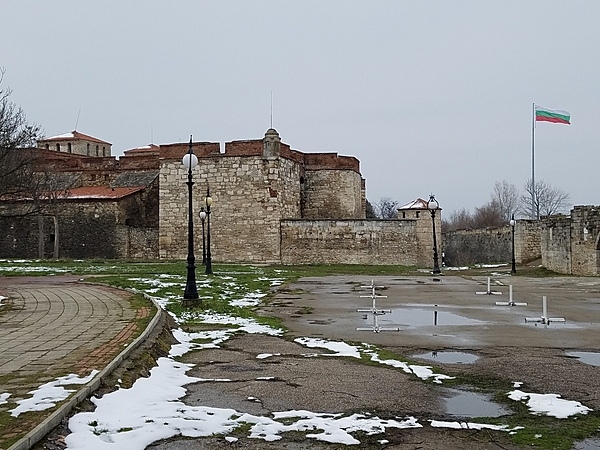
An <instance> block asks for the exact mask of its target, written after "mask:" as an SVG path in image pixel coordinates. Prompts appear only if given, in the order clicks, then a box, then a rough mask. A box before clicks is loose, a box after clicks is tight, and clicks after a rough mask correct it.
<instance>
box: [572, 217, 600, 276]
mask: <svg viewBox="0 0 600 450" xmlns="http://www.w3.org/2000/svg"><path fill="white" fill-rule="evenodd" d="M599 236H600V207H597V206H575V208H573V210H571V273H572V274H573V275H598V273H599V272H598V266H599V264H600V261H599V260H598V253H599V252H598V250H599V249H598V245H599V241H598V239H599Z"/></svg>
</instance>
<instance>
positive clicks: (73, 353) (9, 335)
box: [0, 278, 147, 376]
mask: <svg viewBox="0 0 600 450" xmlns="http://www.w3.org/2000/svg"><path fill="white" fill-rule="evenodd" d="M57 281H59V280H53V281H50V280H48V279H46V283H47V284H45V283H44V280H43V279H39V278H38V279H35V280H33V279H29V280H25V279H18V280H17V279H15V280H7V279H4V280H2V282H1V284H2V286H0V290H1V291H3V292H4V293H5V294H3V295H6V294H8V297H9V299H8V300H4V303H6V304H7V306H8V305H10V306H8V307H7V311H6V312H4V313H2V314H0V376H1V375H6V374H11V373H12V374H15V375H19V376H27V375H33V374H38V375H39V374H47V375H53V374H54V373H55V372H60V373H61V374H62V373H64V371H65V370H70V371H77V372H80V373H89V371H90V370H91V369H93V368H98V369H102V368H103V366H104V365H105V364H106V363H107V362H108V361H109V360H110V359H111V358H112V357H113V356H114V355H115V354H116V353H118V350H120V348H121V347H122V346H123V345H125V344H126V343H127V342H129V341H130V340H131V337H132V335H133V334H134V332H135V329H136V326H135V323H132V321H133V320H134V319H135V318H136V312H135V310H133V309H131V307H130V306H129V303H128V301H127V300H126V297H127V296H128V295H130V294H128V293H126V292H124V291H119V290H117V289H113V288H109V287H105V286H98V285H89V284H80V283H68V282H65V281H64V280H63V281H62V283H58V282H57ZM69 281H72V280H69ZM146 313H147V311H146Z"/></svg>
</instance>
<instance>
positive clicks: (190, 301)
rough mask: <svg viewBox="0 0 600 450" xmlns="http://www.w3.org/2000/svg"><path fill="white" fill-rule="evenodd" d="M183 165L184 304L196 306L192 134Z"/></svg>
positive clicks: (194, 162)
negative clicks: (185, 209)
mask: <svg viewBox="0 0 600 450" xmlns="http://www.w3.org/2000/svg"><path fill="white" fill-rule="evenodd" d="M182 163H183V167H185V168H186V169H187V171H188V180H187V181H186V183H185V184H187V186H188V254H187V266H186V269H187V277H186V282H185V291H184V293H183V306H194V305H196V304H197V303H198V301H199V297H198V289H197V287H196V257H195V256H194V217H193V213H192V186H193V185H194V180H193V179H192V169H193V168H194V167H196V166H197V165H198V157H197V156H196V155H194V150H193V149H192V136H191V135H190V148H189V151H188V152H187V153H186V154H185V155H184V157H183V160H182Z"/></svg>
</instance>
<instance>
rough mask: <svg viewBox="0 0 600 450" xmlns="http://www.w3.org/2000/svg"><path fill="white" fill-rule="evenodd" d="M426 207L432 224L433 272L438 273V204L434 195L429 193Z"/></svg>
mask: <svg viewBox="0 0 600 450" xmlns="http://www.w3.org/2000/svg"><path fill="white" fill-rule="evenodd" d="M427 209H428V210H429V211H430V212H431V222H432V224H433V274H434V275H439V274H440V273H441V271H440V264H439V261H438V251H437V237H436V235H435V212H436V211H437V210H438V209H440V204H439V203H438V201H437V200H436V199H435V195H433V194H431V195H430V196H429V202H428V203H427Z"/></svg>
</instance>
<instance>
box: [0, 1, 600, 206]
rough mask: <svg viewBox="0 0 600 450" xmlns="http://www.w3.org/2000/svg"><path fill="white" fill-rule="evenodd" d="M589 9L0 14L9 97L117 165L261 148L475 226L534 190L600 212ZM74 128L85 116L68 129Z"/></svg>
mask: <svg viewBox="0 0 600 450" xmlns="http://www.w3.org/2000/svg"><path fill="white" fill-rule="evenodd" d="M599 24H600V2H598V1H597V0H588V1H585V0H583V1H577V2H568V1H564V0H560V1H554V0H532V1H522V0H512V1H511V0H508V1H507V0H504V1H502V2H499V1H496V2H492V1H482V0H471V1H460V0H456V1H426V0H423V1H411V2H409V1H401V0H393V1H378V2H366V1H354V0H337V1H331V0H329V1H328V0H318V1H316V0H315V1H312V0H308V1H306V0H305V1H301V2H300V1H296V2H292V1H282V0H279V1H266V0H265V1H252V0H240V1H227V0H223V1H200V0H180V1H177V2H166V1H156V0H143V1H142V0H128V1H124V0H103V1H101V2H83V1H81V0H79V1H62V0H55V1H52V2H49V1H37V2H33V1H23V0H3V1H2V5H1V6H0V67H4V68H5V69H6V74H5V77H4V83H3V85H2V86H3V87H10V88H11V89H12V90H13V94H12V96H11V100H12V101H13V102H14V103H17V104H18V105H20V106H22V107H23V109H24V110H25V112H26V113H27V119H28V120H29V121H31V122H35V123H38V124H40V125H41V126H42V127H43V128H44V130H45V134H46V136H53V135H57V134H62V133H65V132H68V131H71V130H73V129H74V128H75V125H76V123H77V118H78V115H79V122H78V125H77V130H78V131H80V132H82V133H86V134H90V135H92V136H95V137H98V138H101V139H104V140H107V141H109V142H111V143H112V144H113V153H114V154H117V155H119V154H122V152H123V151H124V150H127V149H130V148H134V147H138V146H142V145H146V144H148V143H150V141H151V140H152V141H154V143H157V144H165V143H172V142H186V141H187V140H189V136H190V134H193V137H194V141H219V142H222V143H223V142H226V141H231V140H238V139H258V138H262V136H263V135H264V132H265V131H266V130H267V129H268V128H269V127H270V121H271V92H272V93H273V104H274V116H273V126H274V127H275V128H276V129H277V130H278V131H279V134H280V135H281V138H282V140H283V141H284V142H285V143H287V144H290V145H291V146H292V148H294V149H297V150H300V151H303V152H338V153H339V154H341V155H351V156H355V157H357V158H358V159H359V160H360V162H361V172H362V175H363V177H364V178H365V179H366V180H367V198H368V199H369V200H370V201H371V202H372V203H376V202H377V201H378V200H379V199H380V198H381V197H384V196H385V197H390V198H392V199H395V200H398V201H399V202H400V203H401V204H403V203H406V202H409V201H411V200H414V199H415V198H417V197H424V198H426V197H427V196H428V195H429V194H430V193H431V192H433V193H435V194H436V197H437V198H438V200H439V202H440V205H441V206H442V208H444V212H445V214H448V213H450V212H452V211H454V210H458V209H461V208H467V209H469V210H471V211H472V210H473V209H474V207H477V206H481V205H483V204H484V203H486V202H487V201H489V199H490V195H491V193H492V190H493V186H494V183H495V182H496V181H502V180H507V181H508V182H509V183H513V184H515V185H516V186H517V187H518V188H519V189H522V188H523V186H524V185H525V182H526V181H527V179H528V178H530V177H531V125H532V103H533V102H535V103H536V104H537V105H541V106H544V107H547V108H551V109H564V110H567V111H569V112H570V113H571V121H572V124H571V125H568V126H567V125H558V124H550V123H538V124H537V128H536V148H535V152H536V165H535V167H536V168H535V177H536V180H545V181H547V182H549V183H551V184H552V185H554V186H556V187H559V188H561V189H563V190H565V191H567V192H569V193H570V194H571V202H572V203H573V204H600V192H599V190H598V186H599V184H600V183H599V181H598V179H599V178H598V168H599V167H600V151H599V143H600V126H598V123H597V121H598V118H597V117H596V113H595V111H597V110H598V109H599V105H600V84H599V82H600V26H599ZM79 111H81V113H80V114H79Z"/></svg>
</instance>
